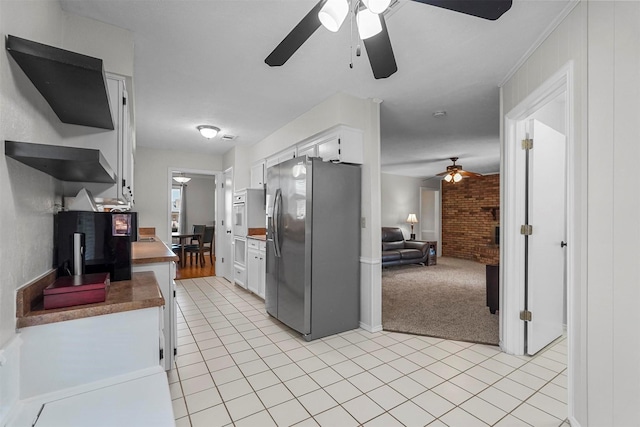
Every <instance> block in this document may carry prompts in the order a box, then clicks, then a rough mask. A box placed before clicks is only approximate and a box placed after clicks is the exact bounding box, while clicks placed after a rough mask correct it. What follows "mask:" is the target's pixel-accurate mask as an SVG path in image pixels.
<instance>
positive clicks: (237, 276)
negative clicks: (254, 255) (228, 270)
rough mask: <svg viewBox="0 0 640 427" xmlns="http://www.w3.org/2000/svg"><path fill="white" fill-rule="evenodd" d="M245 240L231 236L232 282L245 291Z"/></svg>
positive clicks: (244, 238)
mask: <svg viewBox="0 0 640 427" xmlns="http://www.w3.org/2000/svg"><path fill="white" fill-rule="evenodd" d="M246 266H247V239H246V237H241V236H233V281H234V282H235V283H236V284H238V285H240V286H241V287H243V288H245V289H247V273H246Z"/></svg>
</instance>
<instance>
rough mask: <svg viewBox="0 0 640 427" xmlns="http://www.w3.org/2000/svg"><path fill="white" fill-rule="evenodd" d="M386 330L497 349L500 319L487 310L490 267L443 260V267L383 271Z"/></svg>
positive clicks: (410, 266)
mask: <svg viewBox="0 0 640 427" xmlns="http://www.w3.org/2000/svg"><path fill="white" fill-rule="evenodd" d="M382 326H383V328H384V330H387V331H395V332H408V333H412V334H418V335H428V336H433V337H438V338H446V339H451V340H458V341H468V342H477V343H483V344H493V345H497V344H498V334H499V332H498V313H496V314H491V313H490V312H489V308H488V307H487V306H486V290H485V266H484V264H479V263H477V262H473V261H468V260H463V259H457V258H447V257H441V258H438V264H437V265H433V266H429V267H424V266H422V265H406V266H396V267H385V268H383V269H382Z"/></svg>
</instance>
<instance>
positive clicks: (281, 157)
mask: <svg viewBox="0 0 640 427" xmlns="http://www.w3.org/2000/svg"><path fill="white" fill-rule="evenodd" d="M297 152H298V149H297V147H296V146H295V145H294V146H291V147H289V148H287V149H286V150H282V151H280V152H279V153H276V154H274V155H273V156H271V157H267V159H266V160H265V170H266V169H269V168H270V167H271V166H273V165H277V164H278V163H282V162H284V161H286V160H289V159H293V158H295V157H296V156H297Z"/></svg>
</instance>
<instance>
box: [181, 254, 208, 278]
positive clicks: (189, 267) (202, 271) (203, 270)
mask: <svg viewBox="0 0 640 427" xmlns="http://www.w3.org/2000/svg"><path fill="white" fill-rule="evenodd" d="M204 260H205V263H204V266H202V267H201V266H200V263H198V265H196V264H195V257H194V260H193V261H194V262H193V264H190V263H189V258H188V257H187V259H186V262H185V266H184V267H180V265H179V264H178V268H176V280H180V279H195V278H197V277H207V276H215V275H216V257H215V256H214V257H213V264H212V263H211V260H210V259H209V256H208V255H205V257H204Z"/></svg>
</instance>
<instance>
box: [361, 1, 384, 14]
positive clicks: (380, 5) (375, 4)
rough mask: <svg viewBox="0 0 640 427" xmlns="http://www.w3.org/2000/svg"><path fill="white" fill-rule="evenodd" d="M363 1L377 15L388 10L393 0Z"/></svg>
mask: <svg viewBox="0 0 640 427" xmlns="http://www.w3.org/2000/svg"><path fill="white" fill-rule="evenodd" d="M362 3H364V5H365V6H366V7H367V9H369V10H370V11H371V12H372V13H375V14H376V15H377V14H379V13H382V12H384V11H385V10H387V8H388V7H389V5H390V4H391V0H362Z"/></svg>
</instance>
